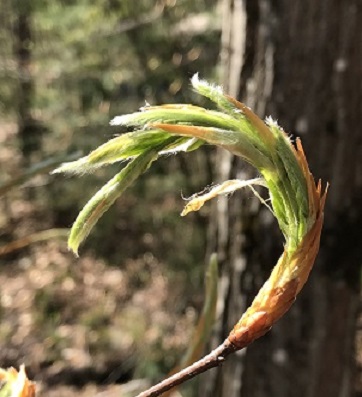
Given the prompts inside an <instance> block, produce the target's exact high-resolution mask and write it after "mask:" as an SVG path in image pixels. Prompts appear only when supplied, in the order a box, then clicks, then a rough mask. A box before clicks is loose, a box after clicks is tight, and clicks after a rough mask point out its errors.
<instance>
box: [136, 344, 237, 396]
mask: <svg viewBox="0 0 362 397" xmlns="http://www.w3.org/2000/svg"><path fill="white" fill-rule="evenodd" d="M236 350H238V349H237V348H236V347H235V346H234V345H233V344H232V343H231V342H230V341H229V340H228V339H226V340H225V341H224V342H223V343H222V344H221V345H220V346H218V347H217V348H216V349H214V350H213V351H212V352H211V353H209V354H208V355H207V356H205V357H204V358H202V359H201V360H199V361H197V362H195V363H194V364H192V365H190V366H189V367H186V368H184V369H183V370H181V371H180V372H178V373H176V374H175V375H172V376H170V377H169V378H167V379H165V380H163V381H162V382H160V383H158V384H157V385H155V386H152V387H151V388H150V389H148V390H146V391H144V392H142V393H141V394H139V395H138V396H137V397H157V396H160V395H161V394H162V393H164V392H166V391H167V390H170V389H172V388H173V387H175V386H177V385H180V384H181V383H184V382H186V381H187V380H189V379H191V378H193V377H194V376H196V375H199V374H201V373H202V372H205V371H207V370H208V369H210V368H214V367H217V366H219V365H221V364H222V363H223V362H224V361H225V358H226V357H227V356H228V355H230V354H231V353H234V352H235V351H236Z"/></svg>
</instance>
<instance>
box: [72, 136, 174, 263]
mask: <svg viewBox="0 0 362 397" xmlns="http://www.w3.org/2000/svg"><path fill="white" fill-rule="evenodd" d="M175 139H176V138H174V137H170V138H168V139H167V141H165V142H163V143H162V144H160V145H158V146H157V147H154V148H151V149H148V150H146V151H144V152H143V153H142V154H140V155H139V156H138V157H136V158H135V159H134V160H132V161H131V162H130V163H128V164H127V166H126V167H125V168H123V169H122V171H121V172H119V173H118V174H117V175H115V176H114V177H113V178H112V179H111V180H110V181H109V182H108V183H107V184H106V185H104V186H103V187H102V189H100V190H99V191H98V192H97V193H96V194H95V195H94V196H93V197H92V198H91V199H90V200H89V201H88V203H87V204H86V205H85V206H84V208H83V209H82V211H81V212H80V213H79V215H78V217H77V219H76V221H75V222H74V225H73V227H72V230H71V232H70V236H69V240H68V246H69V248H70V249H71V250H72V251H73V252H74V253H75V254H76V255H77V254H78V248H79V245H80V244H81V243H82V241H83V240H84V239H85V238H86V237H87V236H88V234H89V232H90V231H91V230H92V228H93V226H94V225H95V224H96V223H97V222H98V220H99V219H100V217H101V216H102V215H103V214H104V213H105V212H106V211H107V210H108V209H109V207H110V206H111V205H112V204H113V203H114V202H115V200H116V199H117V198H118V197H119V196H120V195H121V194H122V193H123V192H124V191H125V190H126V189H127V188H128V187H129V186H130V185H131V184H132V183H133V182H134V181H135V180H136V179H137V178H138V177H139V176H140V175H141V174H143V173H144V172H145V171H146V170H147V169H148V167H149V166H150V165H151V164H152V162H153V161H154V160H156V159H157V157H158V152H159V151H160V150H162V149H163V148H164V147H167V145H169V144H171V143H173V142H174V141H175Z"/></svg>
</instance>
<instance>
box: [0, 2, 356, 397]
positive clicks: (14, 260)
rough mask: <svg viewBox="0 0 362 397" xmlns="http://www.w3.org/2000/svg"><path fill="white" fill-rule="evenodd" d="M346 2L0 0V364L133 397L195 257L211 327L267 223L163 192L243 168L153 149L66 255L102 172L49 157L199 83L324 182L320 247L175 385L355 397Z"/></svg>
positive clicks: (71, 151)
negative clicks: (246, 335) (215, 86)
mask: <svg viewBox="0 0 362 397" xmlns="http://www.w3.org/2000/svg"><path fill="white" fill-rule="evenodd" d="M361 20H362V4H361V2H360V1H359V0H345V1H341V0H321V1H319V2H316V1H315V0H304V1H301V0H295V1H293V2H291V1H290V0H218V1H217V0H198V1H192V0H158V1H151V0H139V1H132V0H95V1H94V0H93V1H90V0H80V1H77V2H73V1H68V0H63V1H61V0H51V1H44V0H34V1H31V0H25V1H24V0H2V1H1V3H0V195H1V197H0V293H1V300H0V366H1V367H8V366H16V367H18V366H19V365H20V364H21V363H25V364H26V367H27V371H28V373H29V375H30V377H31V378H32V379H35V380H36V381H37V384H38V390H39V396H57V397H62V396H73V395H78V396H102V397H113V396H116V395H117V396H126V397H127V396H133V395H135V394H137V392H140V391H142V390H143V389H145V388H147V387H148V386H149V385H150V384H151V383H153V382H155V381H156V380H158V379H160V378H162V377H163V376H164V375H165V374H167V373H168V372H169V371H170V370H172V368H173V367H174V366H175V365H177V364H178V363H179V361H180V357H182V355H183V354H184V352H185V350H186V349H187V347H188V345H189V343H190V338H191V336H192V333H193V329H194V327H195V324H196V322H197V318H198V316H199V313H200V310H201V308H202V304H203V300H204V292H203V290H204V273H205V263H207V261H208V258H209V256H210V253H211V252H214V251H216V252H218V257H219V265H220V279H219V299H218V305H217V319H216V322H215V326H214V328H213V333H212V337H211V339H210V341H209V342H208V348H212V347H214V346H216V345H217V344H218V343H220V341H222V340H223V338H224V337H225V335H227V333H228V331H229V330H230V329H231V328H232V326H233V324H234V323H235V322H236V321H237V319H238V318H239V317H240V315H241V314H242V312H243V310H245V308H246V307H247V305H248V303H249V302H250V300H251V299H252V297H253V296H254V295H255V293H256V291H257V290H258V289H259V288H260V286H261V285H262V283H263V281H264V280H265V279H266V278H267V277H268V273H269V272H270V269H271V268H272V266H273V265H274V263H275V261H276V259H277V258H278V255H279V254H280V252H281V251H282V237H281V236H280V234H279V232H278V230H277V228H276V225H275V223H274V222H273V220H272V219H271V218H270V216H269V214H268V212H267V211H265V210H264V209H263V208H260V203H258V202H257V201H256V200H254V199H253V197H252V194H251V193H249V192H243V193H237V194H235V195H234V196H233V197H227V198H222V199H220V200H218V201H215V202H214V203H212V204H209V205H207V206H205V208H203V209H202V211H200V212H199V213H194V214H190V215H188V216H187V217H186V218H181V217H180V216H179V213H180V211H181V210H182V207H183V204H184V202H183V198H182V197H188V196H190V195H192V194H193V193H195V192H198V191H200V190H202V189H203V188H204V187H205V186H208V185H210V184H212V183H216V182H218V181H222V180H226V179H231V178H235V177H236V178H241V179H244V178H248V177H250V176H255V174H254V172H253V171H252V170H250V169H249V168H248V167H247V166H246V165H245V164H242V163H241V162H240V161H238V160H237V159H235V158H233V157H232V156H230V155H229V154H227V153H225V152H221V151H217V150H215V149H212V148H210V147H205V148H202V150H198V151H196V152H192V153H189V154H187V155H179V156H169V157H167V158H165V159H162V160H160V161H158V162H157V163H156V164H155V165H154V166H153V167H152V169H151V170H149V171H148V172H147V174H146V175H144V176H143V177H142V178H141V179H140V180H139V181H138V182H137V184H135V185H134V186H133V187H132V188H131V189H129V191H127V192H126V193H125V194H124V195H123V197H121V198H120V199H119V200H118V201H117V202H116V204H115V205H114V206H113V207H112V208H111V209H110V211H109V212H108V213H107V214H106V215H105V216H104V217H103V218H102V220H101V221H100V223H99V224H98V225H97V227H96V228H95V229H94V231H93V232H92V234H91V235H90V237H89V239H88V240H87V242H86V243H85V244H84V245H83V246H82V248H81V251H80V258H75V257H74V256H73V255H72V254H71V253H69V252H68V250H67V246H66V233H67V231H66V229H67V228H69V227H70V226H71V224H72V222H73V221H74V219H75V217H76V215H77V213H78V212H79V210H80V209H81V208H82V206H83V205H84V204H85V203H86V202H87V200H88V199H89V198H90V197H91V196H92V194H94V193H95V192H96V191H97V189H99V188H100V187H101V186H102V185H103V184H104V183H105V182H106V181H107V180H108V179H110V177H111V176H112V175H113V174H114V173H115V172H116V171H117V170H118V169H119V165H118V166H117V165H115V166H112V167H109V168H105V169H102V170H99V171H97V172H96V173H94V174H92V175H85V176H81V177H71V178H70V177H64V176H63V175H50V174H49V171H51V170H52V169H53V168H55V167H56V165H57V164H59V163H61V162H62V161H66V160H69V159H72V158H77V157H79V156H81V154H86V153H88V152H89V151H90V150H91V149H93V148H95V147H97V146H98V145H100V144H102V143H103V142H105V141H107V140H108V139H110V138H111V137H113V136H114V135H115V134H117V133H120V132H121V131H120V130H118V129H117V128H115V127H110V126H109V125H108V123H109V120H110V119H111V118H113V117H114V116H115V115H119V114H124V113H129V112H133V111H135V110H137V109H138V108H139V107H141V106H143V105H144V104H145V101H146V102H147V103H150V104H160V103H165V102H169V103H183V102H193V103H198V104H201V105H206V106H211V105H210V104H208V103H205V102H204V101H202V100H201V99H200V98H198V97H197V96H196V95H195V94H194V93H193V92H192V90H191V89H190V84H189V80H190V78H191V77H192V75H193V74H194V73H196V72H199V73H200V75H201V77H202V78H207V79H209V80H211V81H215V82H217V83H221V84H223V86H224V88H225V90H226V91H228V92H229V93H230V94H232V95H234V96H235V97H237V98H239V99H241V100H243V101H244V102H246V103H247V104H248V106H250V107H252V108H253V109H254V110H255V111H256V112H257V113H258V114H259V115H260V116H261V117H264V116H266V115H272V116H273V117H274V118H275V119H278V121H279V123H280V124H281V125H282V126H283V127H284V128H285V129H286V131H288V133H290V134H291V137H292V139H294V138H295V137H296V136H301V138H302V139H303V143H304V145H305V149H306V152H307V157H308V159H310V165H311V168H312V170H313V173H314V174H315V175H316V177H321V178H322V179H323V181H324V182H327V181H328V182H330V184H331V188H330V193H329V199H328V205H327V210H326V225H325V230H324V235H323V239H322V247H321V252H320V255H319V258H318V261H317V263H316V268H315V270H314V272H313V274H312V276H311V279H310V281H309V283H308V285H307V286H306V288H305V291H303V293H302V295H301V297H300V298H299V299H298V301H297V303H296V305H295V306H294V307H293V309H292V310H291V311H290V313H288V314H287V315H286V316H285V318H284V319H283V320H282V321H281V322H280V323H279V324H278V325H277V326H276V327H274V328H273V330H272V331H271V332H270V333H269V334H268V335H267V336H265V337H264V338H262V339H261V340H260V341H258V342H256V343H254V344H253V345H252V346H251V347H250V348H248V349H247V350H246V351H243V352H241V353H240V354H237V355H235V356H234V357H233V358H231V359H230V360H229V361H228V362H227V363H226V365H224V366H223V368H222V369H217V370H212V371H210V373H208V374H205V375H202V376H201V377H200V378H199V379H198V380H196V381H194V382H191V383H190V384H189V385H187V386H185V387H183V388H180V389H179V390H178V391H177V392H175V393H174V395H175V396H179V395H182V396H185V397H192V396H202V397H211V396H219V397H226V396H227V397H237V396H240V397H264V396H265V397H266V396H278V397H287V396H288V397H289V396H293V397H294V396H297V397H299V396H300V397H302V396H303V397H317V396H318V397H334V396H335V397H337V396H338V397H342V396H343V397H349V396H360V395H362V378H361V365H362V334H361V331H360V326H361V320H360V319H359V312H360V280H361V278H360V265H361V259H362V258H361V257H362V248H361V247H362V245H361V243H360V241H361V238H362V235H361V230H362V228H361V227H362V206H361V198H362V177H361V175H362V133H361V131H362V108H361V103H362V86H361V81H362V78H361V77H362V37H361V32H360V28H359V21H361Z"/></svg>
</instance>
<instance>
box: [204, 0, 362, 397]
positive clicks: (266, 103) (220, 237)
mask: <svg viewBox="0 0 362 397" xmlns="http://www.w3.org/2000/svg"><path fill="white" fill-rule="evenodd" d="M223 18H224V23H223V36H222V37H223V40H222V47H223V50H222V54H221V61H222V68H223V72H224V73H223V78H222V80H223V85H224V87H225V90H226V91H228V92H229V93H230V94H232V95H235V96H236V97H238V98H239V99H241V100H242V101H243V102H245V103H246V104H247V105H248V106H250V107H251V108H252V109H253V110H255V111H256V113H257V114H258V115H259V116H261V117H264V116H266V115H272V117H273V118H274V119H277V120H278V122H279V124H280V125H281V126H283V127H284V129H285V130H286V131H287V132H288V133H290V134H291V136H292V137H295V136H301V138H302V141H303V144H304V147H305V150H306V153H307V158H308V160H309V163H310V166H311V169H312V171H313V173H314V175H315V176H316V177H321V178H322V180H323V181H324V182H327V181H328V182H330V185H331V188H330V191H329V194H328V199H327V208H326V213H325V227H324V231H323V233H322V244H321V250H320V254H319V257H318V259H317V261H316V264H315V268H314V270H313V272H312V275H311V277H310V280H309V282H308V284H307V285H306V287H305V289H304V291H303V292H302V293H301V295H300V296H299V297H298V298H297V301H296V303H295V304H294V306H293V308H292V309H291V311H290V312H289V313H287V315H286V316H285V317H284V318H283V319H282V320H281V321H280V322H279V323H278V324H277V325H276V326H274V328H273V329H272V331H271V332H270V333H269V334H267V335H266V336H265V337H263V338H261V339H260V340H259V341H257V342H255V343H254V344H253V345H252V346H250V347H249V348H248V349H247V350H246V351H243V352H241V353H240V354H239V355H237V356H235V357H232V358H230V359H229V360H228V361H227V363H226V364H225V365H224V367H223V368H222V369H221V370H213V371H212V373H210V374H207V375H205V376H204V378H203V380H202V382H201V383H202V392H201V394H200V395H202V396H203V397H206V396H207V397H209V396H210V397H211V396H223V397H226V396H227V397H236V396H243V397H266V396H268V397H272V396H275V397H286V396H293V397H324V396H325V397H345V396H352V395H355V388H354V384H355V383H354V382H355V375H356V370H355V368H356V366H355V359H354V356H355V353H354V340H355V334H356V318H357V314H358V302H359V288H360V285H359V284H360V277H359V271H360V269H359V265H360V261H361V257H362V246H361V244H358V243H357V244H356V242H358V237H359V234H360V230H361V225H362V208H361V204H360V203H361V198H362V176H361V175H362V109H361V103H362V90H361V86H360V83H361V76H362V40H361V36H360V32H361V31H360V26H359V23H360V21H361V20H362V3H361V2H360V0H345V1H342V0H320V1H315V0H294V1H290V0H280V1H272V0H258V1H257V0H244V1H242V0H224V1H223ZM217 169H218V178H219V179H220V180H226V179H231V178H235V177H237V178H241V179H244V178H249V177H250V176H251V175H253V171H252V170H250V169H249V168H248V167H247V166H245V165H241V162H240V161H239V160H238V159H235V158H233V157H232V156H230V155H228V154H225V153H224V152H220V153H219V154H218V163H217ZM243 195H244V196H243V197H241V195H234V196H233V197H232V198H231V199H226V198H225V199H223V200H219V202H218V203H217V204H216V205H215V216H214V217H213V218H214V221H213V222H212V224H211V226H210V244H209V246H210V247H209V250H210V251H211V250H213V249H216V250H217V251H218V253H219V258H220V263H221V268H222V271H221V272H222V275H221V282H220V285H221V296H220V302H219V306H218V307H219V313H220V322H219V324H218V326H217V327H216V332H215V336H214V340H213V341H212V345H216V344H217V343H218V342H220V341H222V340H223V338H224V337H225V336H226V335H227V334H228V332H229V331H230V329H231V328H232V326H233V325H234V323H235V322H236V321H237V319H238V318H239V317H240V316H241V314H242V312H243V311H244V310H245V308H246V307H247V305H248V304H249V303H250V301H251V299H252V298H253V296H254V295H255V293H256V292H257V290H258V288H259V287H260V286H261V285H262V283H263V281H264V280H265V279H266V278H267V277H268V273H269V272H270V270H271V268H272V266H273V265H274V264H275V263H276V260H277V258H278V256H279V254H281V252H282V237H281V235H280V233H278V232H277V231H276V225H275V224H274V223H273V222H271V217H270V214H269V213H268V212H267V211H266V210H265V209H264V208H260V205H259V203H257V202H255V201H254V199H252V198H251V195H248V194H247V193H245V192H244V193H243ZM216 207H217V208H216ZM221 313H222V314H221Z"/></svg>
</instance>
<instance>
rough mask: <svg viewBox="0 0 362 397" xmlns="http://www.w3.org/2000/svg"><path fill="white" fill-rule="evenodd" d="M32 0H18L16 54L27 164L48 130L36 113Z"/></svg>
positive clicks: (21, 134)
mask: <svg viewBox="0 0 362 397" xmlns="http://www.w3.org/2000/svg"><path fill="white" fill-rule="evenodd" d="M33 7H34V5H33V4H32V2H31V1H22V0H14V3H13V9H14V57H15V59H16V61H17V70H18V74H19V85H18V95H17V98H18V103H17V113H18V125H19V132H18V136H19V143H20V149H21V151H22V155H23V160H24V165H28V164H29V163H30V162H31V155H32V153H33V152H36V151H38V150H39V149H40V148H41V137H42V134H43V133H44V131H45V128H44V126H42V125H41V124H40V123H39V122H38V121H37V120H36V119H35V118H34V117H33V115H32V107H33V102H34V94H35V85H34V80H33V76H32V72H31V63H32V51H33V46H34V41H33V32H32V30H33V29H32V13H33Z"/></svg>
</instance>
